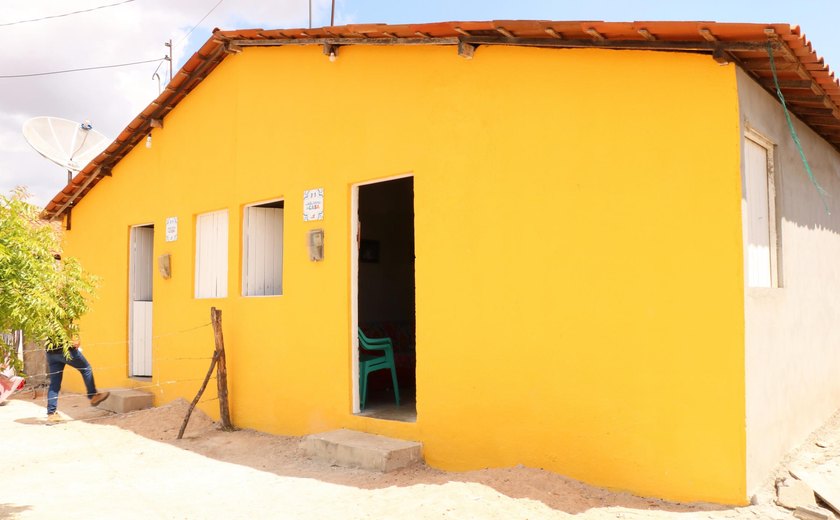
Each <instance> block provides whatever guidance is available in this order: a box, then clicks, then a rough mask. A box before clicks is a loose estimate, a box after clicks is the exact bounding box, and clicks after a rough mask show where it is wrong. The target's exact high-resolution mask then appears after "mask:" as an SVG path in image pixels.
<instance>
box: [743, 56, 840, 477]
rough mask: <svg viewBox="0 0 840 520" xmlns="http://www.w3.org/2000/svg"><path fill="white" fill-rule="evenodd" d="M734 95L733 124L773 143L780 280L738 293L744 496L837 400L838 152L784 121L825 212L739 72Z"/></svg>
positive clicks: (768, 109)
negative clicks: (741, 298) (737, 111)
mask: <svg viewBox="0 0 840 520" xmlns="http://www.w3.org/2000/svg"><path fill="white" fill-rule="evenodd" d="M738 92H739V103H740V107H741V124H742V128H743V129H745V128H746V127H747V126H749V127H751V128H753V129H755V130H757V131H758V132H760V133H761V134H763V135H764V136H765V137H768V138H769V139H770V140H772V141H773V142H774V143H775V144H776V154H775V161H776V162H775V170H776V179H775V182H776V221H777V225H778V228H777V229H778V230H779V235H778V236H779V242H780V249H779V270H780V275H781V276H780V279H781V284H782V287H780V288H773V289H758V288H747V289H746V291H745V315H746V316H745V319H746V324H745V330H746V349H745V350H746V360H745V362H746V399H747V402H746V410H747V421H746V422H747V424H746V426H747V490H748V491H749V492H750V493H752V492H753V491H754V490H755V489H756V487H757V486H759V485H761V484H762V482H763V481H764V480H765V479H766V478H767V477H769V472H770V471H771V470H772V469H773V467H774V466H775V465H776V464H777V463H778V462H779V459H780V458H781V457H782V456H783V455H784V454H785V453H786V452H787V451H789V450H790V449H791V448H793V447H795V446H796V445H797V444H799V443H800V442H802V440H804V438H805V437H806V436H807V435H808V433H809V432H811V431H812V430H814V429H815V428H817V427H818V426H820V424H821V423H822V422H823V421H824V420H825V419H826V418H828V417H829V415H831V413H832V412H833V411H834V410H835V409H837V408H838V407H840V378H838V377H837V368H838V367H840V327H838V326H837V323H838V318H840V269H838V261H840V177H838V172H840V154H838V153H837V152H836V151H835V150H834V149H833V148H832V147H831V146H830V145H829V144H828V143H827V142H825V141H824V140H823V139H821V138H820V137H818V136H817V135H816V134H815V133H814V132H813V131H811V130H810V129H809V128H808V127H807V126H805V125H804V124H802V123H801V122H800V121H798V120H796V119H794V125H795V128H796V131H797V133H798V134H799V137H800V140H801V142H802V145H803V148H804V150H805V154H806V157H807V159H808V162H809V164H810V165H811V169H812V171H813V172H814V175H815V176H816V177H817V180H818V182H819V183H820V184H821V185H822V186H823V187H824V188H825V189H826V190H827V192H828V196H827V197H826V201H827V203H828V207H829V209H830V212H831V215H829V214H828V213H827V212H826V211H825V210H824V208H823V204H822V201H821V200H820V197H819V195H818V193H817V190H816V188H815V187H814V185H813V184H811V182H810V181H809V179H808V176H807V173H806V171H805V168H804V166H803V164H802V161H801V159H800V157H799V153H798V151H797V149H796V146H795V145H794V143H793V141H792V139H791V136H790V133H789V131H788V127H787V123H786V121H785V115H784V111H783V109H782V106H781V104H780V103H779V102H778V100H777V99H775V98H774V97H773V96H771V95H769V94H768V93H767V92H766V91H765V90H764V89H762V88H761V87H760V86H759V85H758V84H756V83H755V82H754V81H753V80H752V79H751V78H749V77H748V76H747V75H746V74H745V73H744V72H743V71H741V70H739V71H738ZM742 140H743V136H742ZM743 145H744V143H743V142H742V146H741V148H742V157H741V169H742V171H743V168H744V164H743V161H744V158H743V149H744V146H743Z"/></svg>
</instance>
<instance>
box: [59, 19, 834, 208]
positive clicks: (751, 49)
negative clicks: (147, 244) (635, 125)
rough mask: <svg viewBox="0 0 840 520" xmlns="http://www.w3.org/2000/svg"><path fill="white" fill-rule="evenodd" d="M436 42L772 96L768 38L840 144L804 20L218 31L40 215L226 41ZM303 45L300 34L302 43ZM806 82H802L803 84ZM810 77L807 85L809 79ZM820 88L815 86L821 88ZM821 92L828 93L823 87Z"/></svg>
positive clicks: (168, 104) (787, 75)
mask: <svg viewBox="0 0 840 520" xmlns="http://www.w3.org/2000/svg"><path fill="white" fill-rule="evenodd" d="M422 39H430V43H435V44H452V45H454V44H456V43H458V42H459V41H467V42H469V41H472V42H473V43H477V44H479V45H486V44H493V45H540V46H569V47H580V46H592V47H596V48H606V49H609V48H639V49H651V50H657V49H663V48H668V50H680V49H686V50H690V51H691V52H706V53H709V54H711V53H712V52H713V51H715V48H716V47H717V52H718V53H719V54H720V55H719V56H718V59H726V60H728V61H732V62H735V63H737V64H738V65H739V66H741V67H743V68H744V69H745V70H746V71H747V73H749V74H750V75H751V76H752V77H753V78H755V79H756V80H757V81H759V83H760V84H762V85H763V86H764V87H765V88H766V89H767V90H768V91H770V92H771V93H772V94H774V95H775V87H774V86H773V80H772V74H771V72H770V70H769V56H768V51H767V47H766V45H767V42H768V41H770V42H774V45H775V50H774V57H775V61H776V65H777V76H778V78H779V79H780V81H785V83H784V85H785V86H783V88H782V90H783V93H784V94H785V95H786V96H790V98H791V100H792V102H791V103H790V109H791V111H792V112H793V113H794V114H796V115H797V116H798V117H799V118H800V119H802V120H803V121H804V122H805V123H806V124H808V125H809V126H811V127H812V128H813V129H814V130H815V131H816V132H817V133H819V134H820V135H822V137H823V138H825V139H826V140H827V141H828V142H829V143H831V144H832V145H834V146H835V148H838V149H839V150H840V84H838V82H837V80H836V79H835V77H834V74H833V73H832V72H831V71H830V70H829V69H828V67H827V66H826V65H825V63H824V61H823V59H822V58H821V57H819V56H818V55H817V54H816V52H815V51H814V49H813V47H812V45H811V42H809V41H808V40H807V39H806V38H805V37H804V35H802V34H801V31H800V29H799V27H797V26H791V25H788V24H780V23H768V24H745V23H717V22H712V21H678V22H662V21H636V22H603V21H597V20H591V21H549V20H493V21H450V22H436V23H424V24H401V25H387V24H352V25H345V26H337V27H319V28H313V29H271V30H266V29H240V30H232V31H221V30H215V31H214V32H213V35H212V36H211V37H210V38H209V39H208V40H207V41H206V42H205V43H204V45H202V47H201V48H200V49H199V50H198V52H196V53H195V54H193V56H192V57H191V58H190V59H189V60H187V62H186V63H185V64H184V66H183V67H182V68H181V70H180V71H179V72H178V73H177V74H176V75H175V76H174V77H173V78H172V81H171V82H170V83H169V85H167V86H166V88H165V89H164V91H163V92H161V94H160V95H159V96H158V97H157V99H155V100H154V101H153V102H152V103H151V104H149V106H148V107H146V108H145V109H144V110H143V111H142V112H141V113H140V114H139V115H138V116H137V117H135V118H134V120H132V121H131V122H130V123H129V124H128V126H127V127H126V128H125V129H124V130H123V131H122V132H121V133H120V135H118V136H117V138H116V139H115V140H114V142H113V143H111V144H110V145H109V146H108V148H107V149H106V150H105V151H104V152H102V153H101V154H100V155H98V156H97V157H95V158H94V159H93V160H92V161H91V162H90V163H89V164H87V165H86V166H85V167H84V168H83V169H82V170H81V171H80V172H79V173H78V174H77V175H76V176H75V177H74V178H73V180H72V182H71V183H70V184H69V185H67V186H65V187H64V188H63V189H62V190H61V192H59V193H58V194H57V195H56V196H55V197H54V198H53V199H52V200H51V201H50V202H49V203H48V204H47V206H46V208H45V209H44V211H43V212H42V217H43V218H48V219H53V218H57V217H59V216H60V215H62V214H63V213H65V212H66V211H67V209H68V208H70V207H72V204H74V203H75V202H77V201H78V200H79V199H80V198H81V197H84V195H85V194H86V193H87V192H88V191H90V189H91V188H93V186H95V185H96V183H97V182H98V181H99V179H100V178H101V177H102V175H103V174H104V173H106V172H110V170H111V168H112V167H113V166H114V165H115V164H117V163H118V162H119V161H120V160H121V159H122V158H123V157H124V156H125V155H126V154H127V153H128V152H129V151H131V149H132V148H134V146H137V145H138V144H140V143H141V142H142V140H143V139H144V138H145V136H146V135H147V134H148V133H149V131H150V120H151V119H163V118H164V117H165V116H166V114H168V113H169V112H170V111H171V110H172V109H173V108H174V107H175V106H176V105H177V104H178V102H180V100H181V99H183V98H184V96H186V95H187V94H188V93H189V92H190V91H191V90H192V89H193V88H195V86H196V85H198V84H199V83H200V82H201V81H202V80H203V79H204V78H205V77H206V76H207V75H208V74H210V72H212V70H213V69H214V68H215V67H216V66H217V65H218V64H219V63H220V62H221V61H222V60H224V58H225V56H226V55H227V52H226V47H227V46H228V45H229V44H231V43H234V44H236V45H238V46H240V47H242V46H259V45H278V44H288V43H295V41H296V40H306V43H320V42H324V43H326V42H330V43H337V44H340V45H355V44H365V43H368V44H369V43H384V42H382V41H381V40H388V41H389V43H400V42H401V41H403V42H405V43H416V42H417V41H419V40H422ZM301 43H304V42H301ZM803 82H805V83H803ZM803 85H804V86H803ZM815 91H816V93H815ZM822 93H824V94H822Z"/></svg>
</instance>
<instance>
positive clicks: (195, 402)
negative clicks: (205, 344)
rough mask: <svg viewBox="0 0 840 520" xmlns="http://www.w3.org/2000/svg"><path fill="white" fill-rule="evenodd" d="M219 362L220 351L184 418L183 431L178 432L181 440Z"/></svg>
mask: <svg viewBox="0 0 840 520" xmlns="http://www.w3.org/2000/svg"><path fill="white" fill-rule="evenodd" d="M218 360H219V351H218V350H216V351H215V352H213V361H211V362H210V368H209V369H208V370H207V375H206V376H204V382H203V383H201V388H199V389H198V393H197V394H195V399H193V400H192V402H191V403H190V407H189V408H188V409H187V415H186V416H184V422H183V423H181V429H180V430H179V431H178V438H179V439H180V438H182V437H183V436H184V430H186V429H187V423H188V422H190V415H192V411H193V408H195V405H197V404H198V400H199V399H201V394H203V393H204V389H205V388H207V382H208V381H210V375H211V374H212V373H213V369H214V368H216V362H217V361H218Z"/></svg>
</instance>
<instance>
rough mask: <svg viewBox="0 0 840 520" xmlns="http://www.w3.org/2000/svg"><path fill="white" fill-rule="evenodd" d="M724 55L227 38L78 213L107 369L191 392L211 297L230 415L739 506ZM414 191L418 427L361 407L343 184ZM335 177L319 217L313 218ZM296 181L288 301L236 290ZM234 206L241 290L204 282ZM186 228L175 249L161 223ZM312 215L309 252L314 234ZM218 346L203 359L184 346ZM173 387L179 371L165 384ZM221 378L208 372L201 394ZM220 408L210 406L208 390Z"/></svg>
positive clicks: (734, 268) (736, 235)
mask: <svg viewBox="0 0 840 520" xmlns="http://www.w3.org/2000/svg"><path fill="white" fill-rule="evenodd" d="M736 94H737V93H736V84H735V74H734V68H733V67H732V66H727V67H721V66H719V65H718V64H716V63H715V62H714V61H713V60H712V59H711V58H709V57H704V56H699V55H691V54H677V53H655V52H637V51H608V50H549V49H527V48H505V47H494V48H484V47H482V48H479V50H478V51H477V53H476V55H475V58H474V59H472V60H465V59H462V58H460V57H459V56H458V55H457V53H456V51H455V49H454V48H453V47H392V48H375V47H361V46H358V47H345V48H342V49H341V50H340V53H339V58H338V60H337V61H336V62H334V63H331V62H330V61H328V60H327V59H326V57H325V56H323V54H322V53H321V49H320V47H288V48H253V49H247V50H245V51H244V52H243V53H242V54H240V55H236V56H231V57H229V58H227V59H226V60H225V61H224V62H223V63H222V64H221V65H220V66H219V67H218V68H217V69H216V70H215V71H214V72H213V73H212V74H211V75H210V77H209V78H208V79H207V80H205V81H204V82H203V83H202V84H201V85H200V86H199V87H198V88H197V89H196V90H195V91H194V92H192V93H191V94H190V95H189V96H188V97H187V98H186V99H185V100H184V101H183V102H182V103H181V104H180V105H179V106H178V107H177V108H176V109H175V110H174V111H173V112H172V113H171V114H170V115H169V116H167V118H166V120H165V122H164V125H165V128H164V129H158V130H155V131H154V138H153V139H154V144H153V146H152V148H151V149H147V148H145V147H142V146H140V147H138V148H136V149H134V150H133V151H132V152H131V153H130V154H129V155H128V156H127V157H126V158H125V159H124V160H123V161H122V162H121V163H120V164H119V165H118V166H117V167H116V168H115V169H114V176H113V177H112V178H106V179H104V180H103V181H102V182H100V183H99V184H98V185H97V186H96V188H95V189H94V190H93V191H92V192H91V193H90V194H88V195H87V196H86V197H85V198H84V199H83V200H82V201H81V203H80V204H79V205H78V207H77V208H76V209H74V211H73V228H72V230H71V231H70V232H69V233H68V235H67V240H68V244H67V249H68V252H69V253H71V254H73V255H77V256H79V257H80V258H81V259H82V261H83V262H84V264H85V266H86V267H87V268H89V269H90V270H92V271H93V272H95V273H97V274H99V275H100V276H101V277H102V280H103V281H102V288H101V290H100V297H99V300H98V301H97V302H96V304H95V307H94V311H93V312H92V313H91V314H90V315H89V316H88V317H87V318H86V319H85V320H84V321H83V324H82V327H83V332H82V338H83V341H84V342H85V344H86V345H87V346H88V348H87V350H86V353H89V354H88V355H89V357H90V358H91V359H92V361H93V362H94V366H95V369H96V377H97V379H98V381H99V383H100V386H137V387H147V388H148V389H150V390H151V391H153V392H155V394H156V396H157V400H156V402H157V403H158V404H162V403H165V402H168V401H170V400H172V399H175V398H178V397H185V398H187V399H191V398H192V397H193V395H194V394H195V391H196V389H197V387H198V385H199V383H200V379H201V378H202V377H203V376H204V373H205V371H206V368H207V365H208V363H209V356H210V354H211V352H212V348H213V340H212V332H211V330H210V328H209V327H206V326H205V327H201V328H197V329H195V327H198V326H201V325H204V324H207V323H208V322H209V309H210V306H211V305H216V306H218V307H219V308H221V309H222V310H223V320H224V327H225V328H224V332H225V339H226V345H227V351H228V373H229V378H230V393H231V399H232V401H231V405H232V413H233V419H234V422H235V424H237V425H238V426H241V427H248V428H255V429H259V430H264V431H268V432H273V433H283V434H295V435H297V434H306V433H310V432H316V431H322V430H327V429H332V428H339V427H348V428H354V429H359V430H364V431H371V432H377V433H382V434H386V435H393V436H399V437H403V438H410V439H417V440H420V441H422V442H423V443H424V450H425V457H426V460H427V462H428V463H429V464H431V465H433V466H436V467H440V468H445V469H451V470H466V469H472V468H481V467H488V466H508V465H514V464H520V463H521V464H525V465H528V466H533V467H540V468H545V469H549V470H552V471H556V472H559V473H562V474H565V475H569V476H571V477H574V478H578V479H582V480H585V481H587V482H590V483H594V484H598V485H603V486H608V487H612V488H618V489H626V490H631V491H634V492H636V493H640V494H646V495H657V496H662V497H666V498H671V499H682V500H710V501H717V502H728V503H743V502H744V501H745V499H746V496H745V495H746V491H745V434H744V361H743V359H744V346H743V337H744V331H743V327H744V325H743V291H742V289H743V281H742V276H743V275H742V272H741V265H742V260H741V227H740V226H741V224H740V206H739V201H740V176H739V148H738V146H739V144H738V143H739V137H738V136H739V133H738V132H739V129H738V106H737V97H736ZM405 173H411V174H413V175H414V186H415V233H416V238H415V240H416V257H417V258H416V292H417V294H416V313H417V368H416V375H417V422H416V423H400V422H390V421H381V420H374V419H369V418H363V417H357V416H354V415H352V413H351V396H352V378H351V366H350V359H351V358H350V355H351V354H350V345H351V336H352V332H351V330H352V329H351V316H350V299H351V298H350V277H351V269H350V262H349V258H350V245H351V238H350V236H349V235H350V229H351V219H350V218H351V216H350V200H351V193H352V189H351V186H352V185H353V184H355V183H359V182H364V181H370V180H374V179H378V178H387V177H390V176H394V175H399V174H405ZM316 187H323V188H324V191H325V219H324V221H323V222H320V223H316V224H313V223H305V222H303V220H302V216H301V215H302V195H303V192H304V190H306V189H310V188H316ZM280 197H282V198H284V199H285V201H286V202H285V204H286V222H285V243H284V246H285V253H284V280H283V282H284V293H285V294H284V295H283V296H280V297H270V298H243V297H241V296H239V294H240V293H241V290H240V285H241V282H240V277H241V270H240V269H241V267H240V265H241V260H240V254H241V248H240V244H241V233H240V229H241V214H242V207H243V205H245V204H248V203H252V202H256V201H262V200H268V199H274V198H280ZM221 208H228V209H229V211H230V249H229V265H230V277H229V291H228V292H229V296H228V297H227V298H225V299H221V300H196V299H194V298H193V280H194V262H193V254H194V248H195V245H194V242H195V237H194V234H195V216H196V214H200V213H203V212H207V211H212V210H217V209H221ZM171 216H177V217H178V219H179V230H178V232H179V236H178V240H177V241H175V242H165V241H164V227H165V226H164V223H165V219H166V217H171ZM145 223H154V225H155V256H156V257H157V256H159V255H161V254H165V253H170V254H171V255H172V269H173V276H172V278H171V279H169V280H164V279H162V278H161V277H160V276H157V275H156V276H155V281H154V283H155V285H154V301H155V311H154V312H155V314H154V335H155V336H156V339H155V342H154V362H155V369H154V378H153V380H152V381H151V382H145V381H132V380H128V379H127V378H126V373H127V368H126V358H127V353H126V350H127V349H126V345H125V338H126V331H127V312H128V311H127V285H128V282H127V257H128V237H129V228H130V226H131V225H137V224H145ZM315 227H323V228H324V230H325V233H326V250H325V254H326V258H325V260H324V261H323V262H320V263H312V262H310V261H309V259H308V256H307V251H306V232H307V231H308V230H309V229H312V228H315ZM191 358H205V359H191ZM173 381H174V382H173ZM213 395H214V393H213V392H212V391H211V392H210V396H211V397H212V396H213ZM201 406H202V407H203V409H204V410H205V411H207V412H209V413H211V414H214V415H217V413H216V408H217V407H216V402H215V401H210V402H207V403H203V404H202V405H201Z"/></svg>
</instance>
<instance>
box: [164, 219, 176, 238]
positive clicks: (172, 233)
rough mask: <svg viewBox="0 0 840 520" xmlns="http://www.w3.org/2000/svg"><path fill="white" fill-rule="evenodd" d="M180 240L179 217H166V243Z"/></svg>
mask: <svg viewBox="0 0 840 520" xmlns="http://www.w3.org/2000/svg"><path fill="white" fill-rule="evenodd" d="M176 240H178V217H166V241H167V242H175V241H176Z"/></svg>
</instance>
